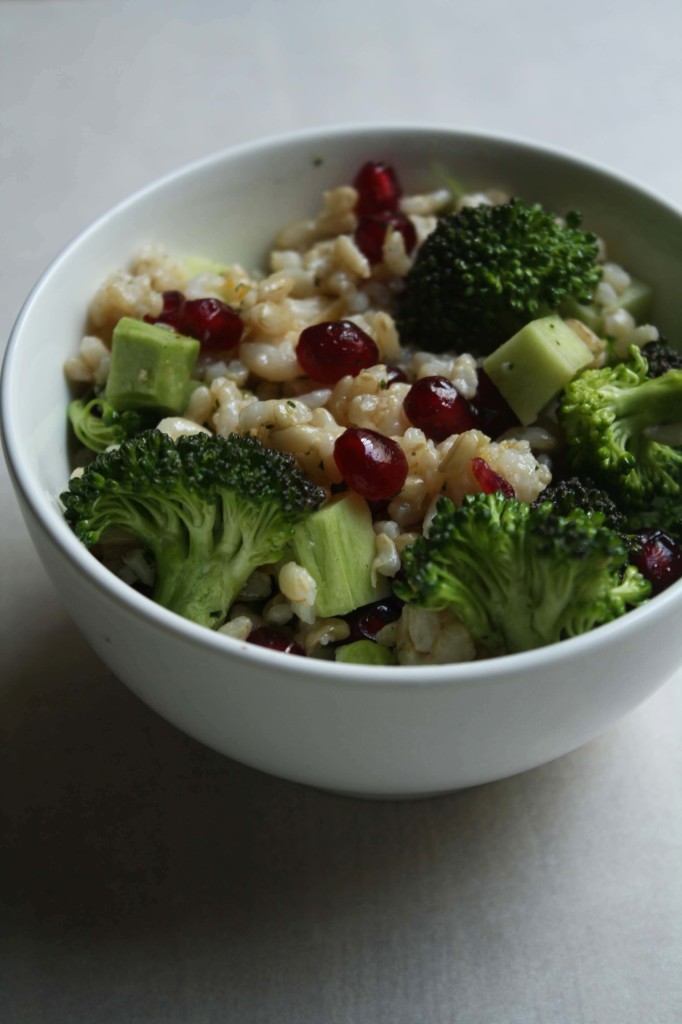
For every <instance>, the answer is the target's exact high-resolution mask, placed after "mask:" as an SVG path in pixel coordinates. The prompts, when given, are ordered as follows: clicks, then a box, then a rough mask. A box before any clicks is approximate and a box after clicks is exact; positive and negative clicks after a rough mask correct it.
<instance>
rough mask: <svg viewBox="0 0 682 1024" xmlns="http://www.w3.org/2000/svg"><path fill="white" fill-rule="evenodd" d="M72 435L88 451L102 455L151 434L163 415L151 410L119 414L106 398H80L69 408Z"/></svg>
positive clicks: (129, 411)
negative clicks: (109, 449) (136, 437)
mask: <svg viewBox="0 0 682 1024" xmlns="http://www.w3.org/2000/svg"><path fill="white" fill-rule="evenodd" d="M68 415H69V420H70V422H71V426H72V427H73V432H74V434H75V435H76V437H77V438H78V440H79V441H80V442H81V444H83V445H85V447H86V448H90V450H91V451H93V452H103V451H105V449H107V448H108V447H109V446H110V445H112V444H120V443H121V441H125V440H126V439H127V438H129V437H134V436H135V434H139V433H141V432H142V431H143V430H149V429H150V428H151V427H153V426H154V425H155V424H156V423H157V422H158V420H159V416H160V414H159V413H158V412H155V411H153V410H149V409H130V410H128V411H127V412H117V411H116V409H114V407H113V405H111V403H110V402H107V400H106V399H105V398H97V397H95V398H77V399H75V400H74V401H73V402H71V403H70V405H69V408H68Z"/></svg>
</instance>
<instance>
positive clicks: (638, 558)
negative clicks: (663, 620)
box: [631, 530, 682, 594]
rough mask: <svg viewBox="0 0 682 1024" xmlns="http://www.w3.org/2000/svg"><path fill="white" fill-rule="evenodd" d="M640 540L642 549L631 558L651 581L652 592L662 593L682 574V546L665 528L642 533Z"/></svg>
mask: <svg viewBox="0 0 682 1024" xmlns="http://www.w3.org/2000/svg"><path fill="white" fill-rule="evenodd" d="M638 540H639V544H640V550H639V551H637V552H636V553H635V554H634V555H633V556H632V559H631V560H632V562H633V563H634V564H635V565H636V566H637V568H638V569H639V571H640V572H641V574H642V576H644V578H645V579H647V580H649V582H650V583H651V592H652V594H660V593H661V591H662V590H665V589H666V587H669V586H670V584H671V583H674V582H675V581H676V580H679V579H680V577H681V576H682V551H681V550H680V546H679V544H677V543H676V542H675V541H674V540H673V539H672V537H669V536H668V534H667V533H664V532H663V530H650V531H647V532H645V533H641V534H640V535H639V537H638Z"/></svg>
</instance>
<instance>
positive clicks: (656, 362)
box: [644, 338, 682, 377]
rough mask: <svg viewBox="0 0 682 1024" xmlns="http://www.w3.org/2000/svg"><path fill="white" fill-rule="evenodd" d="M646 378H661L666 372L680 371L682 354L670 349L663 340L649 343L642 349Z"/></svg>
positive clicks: (681, 368)
mask: <svg viewBox="0 0 682 1024" xmlns="http://www.w3.org/2000/svg"><path fill="white" fill-rule="evenodd" d="M644 356H645V358H646V361H647V366H648V368H649V369H648V372H647V376H648V377H662V376H663V374H664V373H667V372H668V370H682V352H678V351H677V349H676V348H672V347H671V346H670V345H668V343H667V342H666V340H665V339H664V338H659V340H658V341H650V342H649V344H648V345H647V346H646V348H645V349H644Z"/></svg>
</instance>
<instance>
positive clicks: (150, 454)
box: [62, 430, 324, 628]
mask: <svg viewBox="0 0 682 1024" xmlns="http://www.w3.org/2000/svg"><path fill="white" fill-rule="evenodd" d="M323 498H324V492H323V491H322V490H321V489H320V488H318V487H316V486H315V485H314V484H313V483H312V482H311V481H310V480H308V479H307V478H306V477H305V476H304V475H303V473H302V472H301V471H300V470H299V469H298V468H297V466H296V463H295V462H294V459H293V457H292V456H290V455H287V454H284V453H282V452H278V451H274V450H273V449H270V448H266V447H265V446H264V445H263V444H261V442H260V441H258V440H256V438H253V437H243V436H241V435H238V434H231V435H230V436H229V437H227V438H223V437H216V436H213V435H208V434H196V435H193V436H184V437H180V438H178V440H177V441H173V440H172V439H171V438H170V437H168V436H167V435H166V434H163V433H161V432H159V431H156V430H150V431H147V432H145V433H142V434H139V435H138V436H137V437H134V438H132V439H130V440H127V441H124V442H123V443H122V444H121V445H120V447H119V448H117V449H115V450H113V451H108V452H104V453H103V454H101V455H98V456H97V457H96V458H95V459H94V461H93V462H92V463H90V465H89V466H87V467H86V468H85V470H84V471H83V474H82V475H81V476H80V477H76V478H73V479H72V480H71V482H70V484H69V490H68V491H66V492H65V493H64V494H63V495H62V502H63V503H64V507H65V513H64V514H65V516H66V519H67V521H68V522H69V524H70V525H71V527H72V528H73V530H74V531H75V533H76V535H77V536H78V537H79V538H80V540H82V541H83V542H84V543H85V544H86V545H87V546H88V547H91V546H92V545H93V544H96V543H97V542H98V541H99V540H100V538H101V537H102V536H103V534H104V533H105V532H106V531H107V530H108V529H109V528H110V527H114V526H115V527H119V528H120V529H123V530H125V531H127V532H129V533H131V534H133V535H134V536H135V537H137V538H138V539H139V540H140V541H141V542H142V544H143V546H144V547H145V548H146V549H147V550H148V551H149V552H150V553H151V554H152V555H153V557H154V560H155V563H156V585H155V589H154V595H153V597H154V600H155V601H157V602H158V603H159V604H162V605H164V607H166V608H170V609H171V611H174V612H177V613H178V614H179V615H183V616H185V618H188V619H191V620H192V621H194V622H198V623H200V624H202V625H205V626H211V627H214V628H217V627H218V626H220V625H222V624H223V622H224V621H225V619H226V618H227V614H228V612H229V609H230V606H231V605H232V603H233V601H234V599H235V597H236V596H237V594H238V593H239V591H240V590H241V588H242V587H243V585H244V583H245V582H246V580H247V579H248V577H249V576H250V575H251V573H252V572H253V571H254V570H255V569H256V568H258V567H259V566H262V565H264V564H266V563H268V562H274V561H277V559H278V558H279V557H280V556H281V554H282V551H283V549H284V547H285V545H286V544H287V543H288V542H289V540H290V539H291V535H292V533H293V530H294V527H295V526H296V524H297V523H298V522H299V521H300V520H301V519H302V518H303V517H304V516H306V515H307V514H308V513H309V512H312V511H313V510H314V509H316V508H317V507H318V506H319V505H320V503H321V502H322V500H323Z"/></svg>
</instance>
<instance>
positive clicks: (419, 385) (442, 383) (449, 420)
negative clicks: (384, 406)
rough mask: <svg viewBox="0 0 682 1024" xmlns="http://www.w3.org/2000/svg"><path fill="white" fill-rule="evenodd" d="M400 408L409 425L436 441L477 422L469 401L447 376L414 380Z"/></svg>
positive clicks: (471, 427) (470, 427)
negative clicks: (403, 411)
mask: <svg viewBox="0 0 682 1024" xmlns="http://www.w3.org/2000/svg"><path fill="white" fill-rule="evenodd" d="M403 409H404V410H405V415H406V416H407V418H408V420H409V421H410V423H411V424H412V426H414V427H418V428H419V429H420V430H423V431H424V433H425V434H426V436H427V437H428V438H430V439H431V440H432V441H436V442H439V441H444V440H445V438H446V437H450V435H451V434H462V433H464V431H465V430H473V429H475V428H476V427H477V426H478V421H477V419H476V416H475V413H474V410H473V409H472V407H471V404H470V403H469V402H468V401H467V400H466V398H464V396H463V395H460V393H459V391H458V390H457V388H456V387H455V385H454V384H453V383H452V381H449V380H448V379H447V377H422V378H421V380H418V381H416V382H415V383H414V384H413V385H412V387H411V388H410V390H409V391H408V392H407V395H406V396H405V401H404V402H403Z"/></svg>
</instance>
